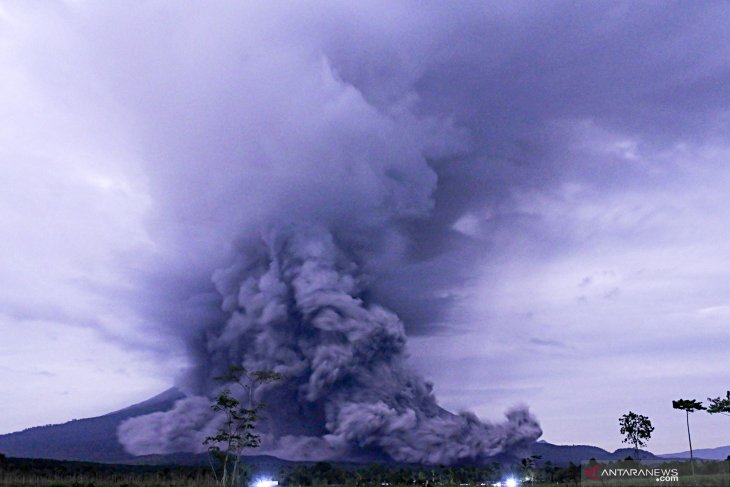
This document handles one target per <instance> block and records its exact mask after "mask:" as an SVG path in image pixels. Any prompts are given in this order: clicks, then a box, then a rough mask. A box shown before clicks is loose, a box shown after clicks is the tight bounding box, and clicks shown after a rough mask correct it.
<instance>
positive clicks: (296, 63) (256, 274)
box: [0, 0, 730, 462]
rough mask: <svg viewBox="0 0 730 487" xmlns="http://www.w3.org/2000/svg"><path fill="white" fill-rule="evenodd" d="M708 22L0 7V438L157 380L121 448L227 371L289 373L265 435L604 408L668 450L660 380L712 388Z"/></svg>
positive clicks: (568, 417) (194, 405) (697, 433)
mask: <svg viewBox="0 0 730 487" xmlns="http://www.w3.org/2000/svg"><path fill="white" fill-rule="evenodd" d="M729 14H730V8H729V7H728V4H727V3H724V2H699V1H698V2H648V1H647V2H615V1H612V2H599V1H595V2H581V3H577V2H559V1H550V2H537V1H533V2H515V1H510V2H408V1H404V2H391V1H382V2H381V1H369V2H339V3H335V2H301V3H275V2H261V3H258V4H257V3H253V2H251V3H241V2H204V3H203V2H200V3H195V2H172V1H170V2H161V1H160V2H157V1H152V2H122V1H118V2H114V1H109V2H87V1H82V0H74V1H71V0H69V1H65V2H64V1H57V2H53V1H48V2H23V1H12V0H11V1H8V2H2V3H0V69H1V73H2V76H0V246H1V247H0V248H1V249H2V253H1V254H0V433H8V432H12V431H17V430H20V429H23V428H27V427H30V426H37V425H42V424H48V423H57V422H63V421H68V420H70V419H72V418H83V417H88V416H95V415H100V414H104V413H107V412H109V411H112V410H114V409H119V408H122V407H125V406H128V405H130V404H132V403H135V402H139V401H142V400H145V399H147V398H149V397H151V396H153V395H155V394H157V393H160V392H162V391H164V390H165V389H167V388H169V387H171V386H172V385H176V386H177V387H179V388H180V389H181V390H183V391H184V392H185V393H186V394H188V396H189V397H188V398H187V399H185V400H183V401H181V402H179V403H177V406H176V408H175V409H173V410H172V411H169V412H167V413H155V414H156V415H157V416H153V415H151V416H149V417H143V418H135V419H132V420H130V421H129V422H127V423H125V424H124V425H123V426H122V428H121V429H120V430H119V434H120V440H121V441H122V443H123V444H124V445H125V446H126V447H127V448H128V450H129V451H130V452H132V453H139V454H145V453H152V452H155V451H158V450H160V451H163V450H164V451H165V452H172V451H177V448H178V447H180V448H185V447H186V446H188V445H193V444H195V445H198V446H200V441H199V438H198V437H197V436H194V435H193V436H190V435H188V436H186V435H187V433H185V432H181V431H175V430H170V428H168V427H167V426H166V425H169V424H173V423H174V424H177V425H181V426H180V428H183V429H184V428H187V429H188V430H195V429H198V430H200V431H205V428H210V421H211V419H210V417H208V416H209V404H208V403H206V402H204V401H203V399H204V398H205V397H206V396H210V395H211V394H212V393H213V392H214V391H215V389H214V386H213V385H212V384H213V382H214V381H213V379H212V378H213V377H214V376H216V375H218V374H220V372H221V371H222V370H224V369H225V367H226V366H227V365H228V364H230V363H232V362H233V363H239V364H243V365H245V366H246V367H253V368H255V367H264V368H272V369H276V370H278V371H280V372H283V373H285V374H287V376H288V377H289V380H288V382H287V384H285V385H284V386H282V387H280V388H279V389H275V390H272V391H273V392H272V391H269V392H267V391H264V392H263V393H264V394H270V395H271V397H272V398H275V399H276V401H274V403H275V404H278V405H279V410H278V412H276V411H275V412H273V417H274V420H275V421H274V424H275V426H272V429H271V430H270V431H268V433H267V434H269V435H270V437H267V441H268V443H266V445H265V448H266V449H268V450H267V451H270V452H272V453H274V454H280V455H283V456H284V457H286V456H287V455H289V456H295V457H296V456H297V455H298V453H297V454H295V453H292V451H293V449H297V448H299V449H307V450H308V451H310V452H317V453H312V454H319V453H321V454H322V455H326V454H333V455H334V454H336V453H337V454H339V453H338V452H344V451H348V452H349V451H350V450H351V449H352V448H354V447H353V445H355V444H357V445H363V444H364V445H367V446H368V447H369V448H374V449H376V450H378V451H383V452H385V453H386V454H387V455H390V456H391V457H393V458H396V459H399V460H403V461H426V460H429V459H430V460H432V461H435V459H434V458H433V457H432V456H429V455H433V450H432V449H431V450H429V447H428V442H429V441H431V442H432V443H433V444H434V445H436V444H438V442H439V441H441V439H442V438H443V437H445V436H444V435H446V436H448V435H450V434H453V432H454V431H459V432H461V435H462V437H463V438H464V446H463V448H462V449H460V450H459V451H457V452H453V457H444V458H439V459H438V460H439V461H445V462H450V461H457V460H459V459H462V458H482V457H483V456H485V455H489V454H492V453H499V452H500V451H502V450H501V449H502V448H508V447H510V445H518V446H519V445H521V444H526V443H529V442H531V441H533V440H535V439H536V438H538V437H539V438H540V439H544V440H547V441H549V442H552V443H557V444H591V445H597V446H600V447H603V448H606V449H611V450H613V449H616V448H618V447H620V446H621V443H620V442H621V435H620V434H619V432H618V429H619V427H618V418H619V416H621V415H622V414H624V413H626V412H627V411H629V410H633V411H636V412H639V413H641V414H645V415H647V416H649V417H650V418H651V420H652V422H653V423H654V426H655V428H656V431H655V432H654V435H653V438H652V440H651V441H650V443H649V446H648V449H650V450H651V451H653V452H657V453H663V452H672V451H683V450H686V449H687V448H686V430H685V423H684V415H683V414H682V413H680V412H679V411H675V410H673V409H672V404H671V401H672V400H673V399H678V398H679V397H692V398H696V399H700V400H705V399H706V398H707V397H708V396H712V397H715V396H719V395H724V394H725V391H727V390H728V389H730V374H728V367H729V366H728V364H730V327H728V326H727V325H728V321H730V191H729V189H730V164H729V162H730V139H729V138H728V133H729V132H728V129H730V28H729V27H728V25H729V24H728V18H729V17H728V15H729ZM294 321H296V326H295V325H292V323H293V322H294ZM310 325H311V327H312V328H311V329H310V328H308V327H310ZM313 329H316V332H314V331H312V330H313ZM406 337H407V339H406ZM431 387H433V391H432V392H433V394H432V392H431ZM404 391H405V392H404ZM295 406H296V407H295ZM439 406H440V407H443V408H445V409H447V410H449V411H452V412H454V413H460V412H462V411H468V412H465V413H464V414H461V415H445V413H444V414H442V413H441V411H442V410H441V409H440V408H439ZM297 407H298V408H299V409H297ZM302 411H304V412H302ZM472 413H473V414H472ZM297 414H300V415H302V417H301V418H300V417H298V416H297ZM505 414H506V417H505ZM474 415H476V416H474ZM477 417H478V418H479V419H477ZM180 418H185V420H184V421H180ZM292 418H296V421H294V419H292ZM374 418H375V419H377V421H378V424H377V427H376V426H373V421H375V419H374ZM415 418H417V420H418V421H416V419H415ZM423 418H429V420H428V421H426V420H425V419H423ZM693 421H694V423H693V430H692V440H693V444H694V446H695V447H696V448H708V447H715V446H720V445H726V444H728V443H730V442H729V441H728V431H730V418H725V417H710V416H709V415H704V414H703V415H699V414H698V415H695V417H693ZM416 423H417V424H418V427H417V428H416V427H414V426H413V425H414V424H416ZM411 430H412V431H411ZM160 431H165V432H166V433H165V434H166V435H167V436H165V434H160ZM150 432H151V433H150ZM540 433H542V436H540ZM413 435H417V441H416V440H414V438H413ZM421 442H425V445H426V446H423V450H421V449H419V448H420V446H419V448H415V447H414V444H415V443H421Z"/></svg>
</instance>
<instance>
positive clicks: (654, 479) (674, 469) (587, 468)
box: [581, 459, 730, 487]
mask: <svg viewBox="0 0 730 487" xmlns="http://www.w3.org/2000/svg"><path fill="white" fill-rule="evenodd" d="M581 465H582V468H581V486H585V487H589V486H598V485H600V486H603V487H612V486H616V487H619V486H620V487H642V486H655V487H656V486H665V485H666V486H672V487H674V486H677V487H684V486H691V487H715V486H717V487H730V468H729V467H730V464H729V463H728V461H697V460H695V465H694V467H695V468H694V476H693V475H692V472H693V469H692V464H691V463H690V462H689V461H687V460H651V461H635V460H630V459H627V460H620V461H596V460H589V461H586V462H582V464H581Z"/></svg>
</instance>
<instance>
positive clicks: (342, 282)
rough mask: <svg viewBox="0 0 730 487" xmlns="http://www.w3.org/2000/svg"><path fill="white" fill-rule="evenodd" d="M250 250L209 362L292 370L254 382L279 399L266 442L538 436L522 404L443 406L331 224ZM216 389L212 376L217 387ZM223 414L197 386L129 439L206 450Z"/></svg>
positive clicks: (226, 282)
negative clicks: (507, 407) (457, 409)
mask: <svg viewBox="0 0 730 487" xmlns="http://www.w3.org/2000/svg"><path fill="white" fill-rule="evenodd" d="M248 249H249V250H248V251H247V252H245V253H242V254H241V255H240V258H239V261H238V262H236V263H235V265H233V266H231V267H230V268H228V269H225V270H221V271H218V272H217V273H216V274H215V276H214V281H215V283H216V287H217V289H218V292H219V293H220V294H221V296H222V302H223V310H224V311H225V313H226V315H227V317H228V318H227V320H226V321H225V322H224V323H222V324H220V325H219V326H216V327H214V328H212V329H209V330H207V331H206V339H205V350H206V351H207V353H208V355H207V357H208V363H207V364H205V367H200V368H199V370H200V371H202V370H205V371H206V373H207V374H208V375H209V377H210V380H209V381H208V383H209V384H215V381H214V380H213V379H212V377H213V376H216V375H219V374H220V373H221V372H224V371H225V370H226V368H227V367H228V366H229V365H231V364H236V365H241V366H243V367H245V368H246V369H248V370H261V369H268V370H275V371H277V372H280V373H282V374H284V375H285V376H286V380H285V381H283V382H281V383H278V384H274V385H267V386H262V387H260V388H259V389H258V390H257V391H256V394H257V396H258V398H259V399H260V400H263V401H264V402H265V403H266V404H268V405H269V408H268V412H267V416H268V420H267V421H266V422H265V423H263V424H262V426H261V427H262V431H264V432H265V435H264V443H263V450H264V451H266V452H269V453H273V454H276V455H279V456H282V457H285V458H290V459H297V458H317V459H321V458H340V459H342V458H355V457H358V456H362V455H368V454H369V455H371V457H381V458H382V457H383V456H386V457H389V458H392V459H393V460H397V461H401V462H416V463H431V464H451V463H455V462H460V461H479V460H483V459H486V458H488V457H490V456H493V455H496V454H500V453H505V452H511V451H513V450H519V449H522V448H524V447H526V446H528V445H529V444H530V443H532V442H534V441H535V440H536V439H537V438H538V437H539V436H540V434H541V430H540V427H539V425H538V423H537V421H536V420H535V419H534V418H533V417H532V416H531V415H530V414H529V413H528V411H527V410H526V409H524V408H517V409H513V410H511V411H509V412H508V413H507V420H506V421H505V422H504V423H501V424H497V425H492V424H485V423H483V422H481V421H480V420H479V419H477V417H476V416H475V415H473V414H471V413H461V414H459V415H454V414H452V413H450V412H448V411H446V410H444V409H442V408H441V407H439V406H438V404H437V403H436V400H435V398H434V395H433V393H432V391H431V385H430V384H429V383H428V382H426V381H424V380H423V379H422V378H421V377H419V376H418V375H416V374H415V373H413V372H412V371H410V370H409V369H408V368H407V367H406V365H405V358H406V354H405V345H406V336H405V333H404V329H403V323H402V322H401V321H400V320H399V318H398V317H397V316H396V315H395V314H394V313H392V312H390V311H388V310H387V309H385V308H383V307H381V306H379V305H378V304H377V303H372V302H368V300H367V299H366V296H367V288H366V286H365V285H364V282H365V280H364V278H363V274H362V273H361V271H360V269H359V266H358V264H357V263H356V261H355V260H354V259H353V257H352V256H351V255H348V252H346V251H345V250H343V248H342V247H341V246H338V244H337V241H336V238H335V236H334V235H333V234H332V233H331V232H329V231H327V230H325V229H322V228H317V227H315V226H308V227H303V226H301V225H297V226H290V227H287V228H283V229H282V228H280V229H277V230H275V231H272V232H271V233H270V235H268V236H266V238H262V239H261V241H260V242H259V243H258V244H257V245H254V246H249V247H248ZM217 387H220V386H217ZM215 392H216V388H215V387H213V386H211V387H210V389H209V390H208V391H207V393H208V394H207V395H212V394H214V393H215ZM219 420H220V418H217V417H216V416H215V415H214V413H213V412H212V411H211V410H210V400H209V399H208V398H206V397H204V396H193V397H188V398H186V399H183V400H180V401H178V403H177V404H176V405H175V406H174V408H173V409H172V410H170V411H167V412H163V413H154V414H150V415H146V416H141V417H137V418H133V419H131V420H128V421H126V422H125V423H123V424H122V425H121V426H120V428H119V439H120V441H121V442H122V443H123V444H124V445H125V447H126V448H127V449H128V451H129V452H131V453H133V454H138V455H142V454H151V453H160V452H163V453H169V452H176V451H200V450H201V449H202V448H203V447H202V444H201V443H202V440H203V439H204V437H205V436H206V435H207V434H210V432H212V431H213V430H215V428H216V427H217V426H218V421H219Z"/></svg>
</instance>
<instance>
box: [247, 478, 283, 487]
mask: <svg viewBox="0 0 730 487" xmlns="http://www.w3.org/2000/svg"><path fill="white" fill-rule="evenodd" d="M253 485H254V487H276V486H277V485H279V481H278V480H269V479H259V480H257V481H255V482H254V483H253Z"/></svg>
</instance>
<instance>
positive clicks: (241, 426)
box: [203, 366, 283, 487]
mask: <svg viewBox="0 0 730 487" xmlns="http://www.w3.org/2000/svg"><path fill="white" fill-rule="evenodd" d="M282 378H283V376H282V375H281V374H278V373H276V372H271V371H263V370H258V371H253V372H248V371H247V370H246V369H244V368H243V367H238V366H231V367H229V370H228V373H227V374H225V375H223V376H221V377H217V378H216V379H218V380H220V381H222V382H224V383H227V384H236V385H238V386H239V387H241V388H242V389H243V390H244V391H245V393H246V404H241V401H240V400H239V399H237V398H236V397H234V396H233V395H232V394H231V391H230V390H229V389H224V390H223V391H222V392H221V393H220V394H218V396H217V397H216V398H215V402H214V403H213V404H212V405H211V408H212V409H213V411H215V412H217V413H221V414H222V415H223V416H224V419H223V424H222V425H221V427H220V428H218V431H216V434H215V435H211V436H208V437H207V438H206V439H205V441H204V442H203V444H204V445H206V446H207V447H208V452H209V453H210V455H211V456H212V457H214V458H216V459H217V460H219V461H220V462H221V463H222V466H223V468H222V472H221V475H220V477H218V474H217V472H216V468H215V465H213V462H212V460H211V469H212V470H213V476H214V477H215V480H216V482H218V483H219V484H220V485H221V487H228V486H231V487H234V486H236V485H239V484H241V481H242V479H241V470H240V464H241V454H242V452H243V450H244V449H245V448H257V447H258V446H259V444H260V443H261V437H260V435H257V434H256V433H254V429H255V428H256V423H257V421H259V420H260V419H262V415H261V411H262V409H263V408H264V404H263V403H256V402H255V401H254V389H255V387H256V386H257V385H260V384H265V383H268V382H273V381H277V380H281V379H282Z"/></svg>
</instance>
